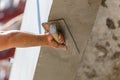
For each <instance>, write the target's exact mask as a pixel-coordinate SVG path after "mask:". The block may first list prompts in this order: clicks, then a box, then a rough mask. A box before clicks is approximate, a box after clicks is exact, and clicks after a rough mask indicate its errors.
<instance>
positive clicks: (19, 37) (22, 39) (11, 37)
mask: <svg viewBox="0 0 120 80" xmlns="http://www.w3.org/2000/svg"><path fill="white" fill-rule="evenodd" d="M1 35H4V38H5V36H6V37H7V39H4V40H6V44H4V45H2V43H0V47H1V49H5V48H13V47H31V46H47V45H48V38H47V35H35V34H31V33H26V32H21V31H17V30H15V31H14V30H12V31H6V32H3V33H1ZM0 39H1V37H0ZM1 40H2V39H1Z"/></svg>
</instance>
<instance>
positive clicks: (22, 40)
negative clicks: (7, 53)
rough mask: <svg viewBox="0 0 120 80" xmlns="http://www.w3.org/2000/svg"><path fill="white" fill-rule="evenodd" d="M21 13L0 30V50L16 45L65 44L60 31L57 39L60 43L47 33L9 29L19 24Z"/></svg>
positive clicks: (49, 45) (61, 45)
mask: <svg viewBox="0 0 120 80" xmlns="http://www.w3.org/2000/svg"><path fill="white" fill-rule="evenodd" d="M22 17H23V14H20V15H18V16H17V17H15V18H13V19H11V20H10V21H8V22H7V23H6V24H5V25H3V27H2V28H1V30H0V50H5V49H8V48H16V47H21V48H23V47H32V46H48V47H55V48H61V47H64V46H65V44H64V43H65V40H64V37H63V35H62V34H61V33H59V40H60V41H61V43H57V42H56V41H55V40H54V38H53V36H52V35H51V34H49V33H47V34H43V35H41V34H32V33H29V32H23V31H20V30H9V28H11V27H13V26H15V25H20V24H21V22H22Z"/></svg>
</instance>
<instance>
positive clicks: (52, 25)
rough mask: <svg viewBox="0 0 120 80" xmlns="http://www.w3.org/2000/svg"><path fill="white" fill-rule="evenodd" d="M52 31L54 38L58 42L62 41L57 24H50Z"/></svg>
mask: <svg viewBox="0 0 120 80" xmlns="http://www.w3.org/2000/svg"><path fill="white" fill-rule="evenodd" d="M50 33H51V34H52V36H53V38H54V39H55V40H56V41H57V42H58V43H60V41H59V35H58V31H57V29H56V25H55V24H50Z"/></svg>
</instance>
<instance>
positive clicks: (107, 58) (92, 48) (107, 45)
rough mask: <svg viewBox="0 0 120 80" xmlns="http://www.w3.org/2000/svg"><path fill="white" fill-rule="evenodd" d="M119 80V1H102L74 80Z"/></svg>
mask: <svg viewBox="0 0 120 80" xmlns="http://www.w3.org/2000/svg"><path fill="white" fill-rule="evenodd" d="M119 79H120V0H102V2H101V6H100V9H99V12H98V15H97V18H96V22H95V24H94V27H93V30H92V34H91V37H90V38H89V40H88V45H87V47H86V50H85V53H84V56H83V60H82V63H81V66H80V67H79V69H78V73H77V76H76V79H75V80H119Z"/></svg>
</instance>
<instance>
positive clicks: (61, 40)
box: [59, 33, 65, 43]
mask: <svg viewBox="0 0 120 80" xmlns="http://www.w3.org/2000/svg"><path fill="white" fill-rule="evenodd" d="M59 42H60V43H65V39H64V36H63V35H62V34H61V33H59Z"/></svg>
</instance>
